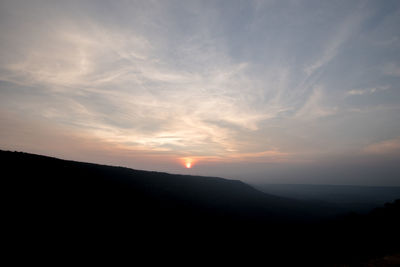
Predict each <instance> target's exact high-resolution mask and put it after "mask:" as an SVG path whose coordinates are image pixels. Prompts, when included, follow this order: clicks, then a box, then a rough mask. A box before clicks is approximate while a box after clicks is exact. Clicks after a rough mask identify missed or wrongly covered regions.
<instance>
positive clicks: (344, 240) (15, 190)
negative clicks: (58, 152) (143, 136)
mask: <svg viewBox="0 0 400 267" xmlns="http://www.w3.org/2000/svg"><path fill="white" fill-rule="evenodd" d="M0 161H1V162H2V171H3V173H5V174H6V175H3V176H2V188H3V191H4V192H5V193H4V195H5V196H6V198H5V199H6V201H5V203H6V205H5V206H6V216H4V217H6V218H7V220H8V222H10V226H11V227H10V228H9V229H8V231H9V232H10V233H11V234H13V235H14V238H13V240H14V241H15V240H18V241H19V242H21V240H22V241H23V242H22V243H24V242H27V241H29V242H37V241H38V240H41V241H43V240H45V241H46V242H47V243H48V244H54V246H55V247H57V246H60V245H63V246H73V247H80V246H83V244H90V245H87V246H88V247H90V248H93V246H98V245H100V246H105V247H107V248H108V247H111V248H112V247H115V246H122V245H123V247H125V248H127V247H130V246H135V247H136V248H135V249H132V248H131V249H130V251H131V253H133V251H134V252H135V255H137V254H140V253H139V251H140V252H143V253H151V254H153V256H155V257H156V258H157V257H159V255H160V253H163V254H168V255H169V256H171V255H172V256H174V255H175V256H176V257H178V258H184V257H185V256H191V257H195V258H197V259H207V258H211V256H212V255H213V256H218V257H219V258H220V259H224V261H236V260H238V259H242V260H243V259H245V260H246V261H251V260H252V259H263V261H264V262H266V263H268V262H270V261H272V260H274V261H275V262H276V261H278V262H281V263H282V262H287V261H307V262H308V263H309V264H311V262H312V263H317V265H323V264H322V263H328V262H337V261H343V262H345V261H349V260H360V259H363V258H368V257H372V256H374V255H381V254H382V253H383V254H384V253H387V252H392V251H394V250H396V248H397V247H396V244H397V243H396V242H394V241H393V240H396V239H395V238H397V237H398V236H399V235H398V232H397V230H396V229H397V228H396V227H395V225H396V223H397V222H398V221H399V220H398V211H399V203H398V202H396V203H395V204H392V205H391V206H387V207H386V208H384V209H381V210H380V211H378V212H377V213H374V214H372V215H368V216H358V215H353V216H350V217H349V216H348V217H344V218H341V219H337V220H330V221H327V220H326V218H328V217H327V216H328V215H329V214H331V213H332V212H331V211H329V210H326V208H325V207H323V206H317V205H311V204H310V203H307V202H301V201H294V200H290V199H286V198H280V197H275V196H272V195H267V194H264V193H261V192H259V191H257V190H255V189H253V188H252V187H250V186H248V185H246V184H244V183H242V182H240V181H233V180H226V179H221V178H212V177H197V176H184V175H171V174H166V173H158V172H146V171H137V170H132V169H127V168H121V167H110V166H103V165H96V164H88V163H80V162H73V161H65V160H59V159H55V158H49V157H43V156H37V155H31V154H26V153H17V152H4V151H1V152H0ZM321 218H324V219H325V221H322V220H321ZM37 244H38V243H36V244H33V245H32V247H35V246H36V245H37ZM378 244H379V245H378ZM138 247H139V249H138Z"/></svg>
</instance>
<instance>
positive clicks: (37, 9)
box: [0, 0, 400, 186]
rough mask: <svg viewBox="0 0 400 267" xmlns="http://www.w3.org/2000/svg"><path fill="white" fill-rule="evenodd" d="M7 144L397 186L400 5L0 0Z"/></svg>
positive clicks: (173, 168) (255, 179)
mask: <svg viewBox="0 0 400 267" xmlns="http://www.w3.org/2000/svg"><path fill="white" fill-rule="evenodd" d="M0 149H3V150H12V151H14V150H15V151H25V152H30V153H36V154H44V155H49V156H56V157H60V158H64V159H72V160H78V161H88V162H95V163H102V164H110V165H118V166H126V167H131V168H136V169H145V170H155V171H166V172H173V173H183V174H194V175H211V176H221V177H225V178H232V179H240V180H243V181H245V182H250V183H313V184H357V185H389V186H390V185H400V1H390V0H387V1H379V0H376V1H348V0H346V1H312V0H307V1H218V0H215V1H206V0H204V1H169V0H165V1H153V0H146V1H144V0H143V1H122V0H121V1H105V0H104V1H101V0H99V1H36V0H31V1H18V0H12V1H6V0H0ZM189 163H190V167H191V168H186V167H187V166H186V165H189Z"/></svg>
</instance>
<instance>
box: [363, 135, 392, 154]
mask: <svg viewBox="0 0 400 267" xmlns="http://www.w3.org/2000/svg"><path fill="white" fill-rule="evenodd" d="M364 153H366V154H373V155H390V154H394V153H397V154H399V153H400V137H396V138H393V139H389V140H384V141H380V142H377V143H373V144H370V145H368V146H367V147H365V148H364Z"/></svg>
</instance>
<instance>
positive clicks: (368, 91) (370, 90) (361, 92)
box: [346, 86, 390, 96]
mask: <svg viewBox="0 0 400 267" xmlns="http://www.w3.org/2000/svg"><path fill="white" fill-rule="evenodd" d="M389 88H390V86H378V87H372V88H367V89H353V90H350V91H347V93H346V94H347V95H349V96H356V95H370V94H374V93H377V92H379V91H384V90H387V89H389Z"/></svg>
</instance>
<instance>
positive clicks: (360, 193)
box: [253, 184, 400, 212]
mask: <svg viewBox="0 0 400 267" xmlns="http://www.w3.org/2000/svg"><path fill="white" fill-rule="evenodd" d="M253 186H254V187H255V188H257V189H258V190H260V191H262V192H265V193H267V194H273V195H277V196H281V197H287V198H292V199H298V200H303V201H323V202H325V203H331V204H335V206H336V207H337V208H340V209H342V210H343V211H347V212H350V211H353V212H369V211H371V210H372V209H373V208H375V207H378V206H382V205H383V204H385V203H386V202H392V201H394V200H396V199H400V187H399V186H390V187H389V186H356V185H314V184H254V185H253Z"/></svg>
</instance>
